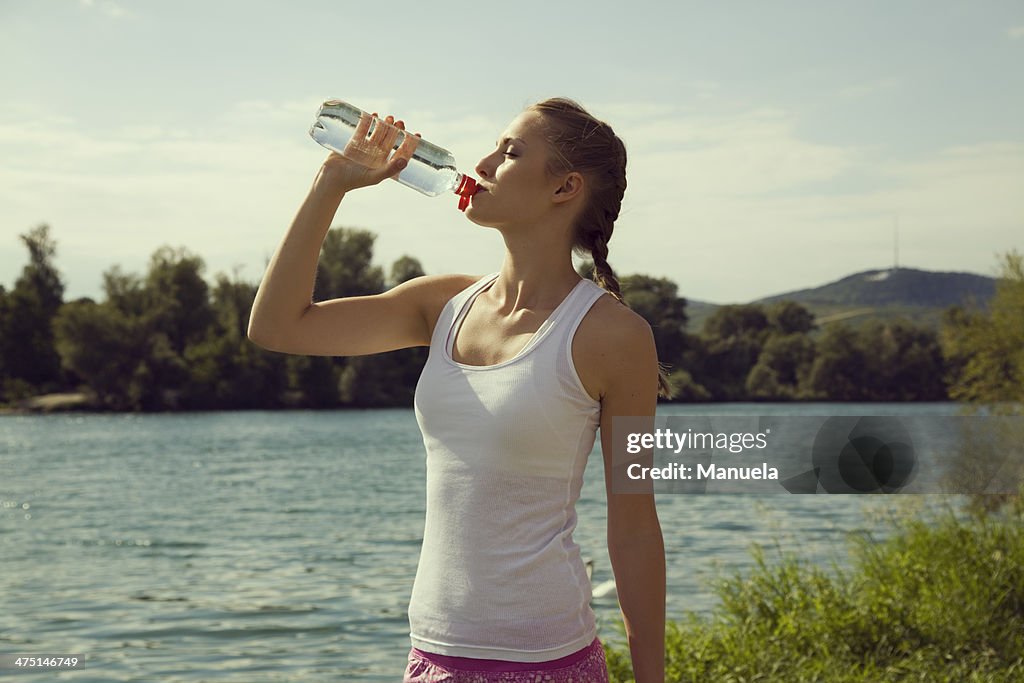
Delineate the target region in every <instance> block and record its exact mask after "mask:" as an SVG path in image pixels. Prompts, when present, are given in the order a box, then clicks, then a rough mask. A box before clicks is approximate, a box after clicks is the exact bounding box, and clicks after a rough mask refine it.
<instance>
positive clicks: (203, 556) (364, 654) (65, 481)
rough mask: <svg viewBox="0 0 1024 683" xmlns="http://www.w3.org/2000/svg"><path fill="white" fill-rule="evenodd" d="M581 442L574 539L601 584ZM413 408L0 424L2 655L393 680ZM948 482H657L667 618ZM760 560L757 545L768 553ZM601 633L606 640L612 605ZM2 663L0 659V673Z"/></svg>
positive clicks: (407, 528)
mask: <svg viewBox="0 0 1024 683" xmlns="http://www.w3.org/2000/svg"><path fill="white" fill-rule="evenodd" d="M958 408H959V406H957V405H956V404H952V403H924V404H921V403H919V404H835V403H828V404H825V403H821V404H712V405H692V404H691V405H662V406H659V409H658V414H659V415H683V414H685V415H769V414H771V415H953V414H956V413H957V411H958ZM599 446H600V444H598V445H597V446H596V447H595V451H594V453H592V454H591V456H590V461H589V464H588V466H587V471H586V475H585V482H584V487H583V492H582V496H581V499H580V501H579V503H578V504H577V511H578V513H579V523H578V526H577V529H576V532H575V535H574V537H575V539H576V541H577V543H579V545H580V546H581V548H582V552H583V555H584V557H589V558H592V559H593V560H594V576H593V582H594V584H595V585H596V584H598V583H600V582H602V581H605V580H607V579H610V578H611V576H612V574H611V566H610V563H609V560H608V553H607V548H606V546H605V520H606V517H605V492H604V478H603V467H602V460H601V456H600V451H599ZM424 457H425V454H424V450H423V443H422V441H421V437H420V433H419V430H418V428H417V425H416V420H415V417H414V415H413V412H412V410H411V409H394V410H372V411H297V412H217V413H178V414H150V415H126V414H125V415H109V414H71V413H67V414H56V415H32V416H20V415H19V416H4V417H0V552H2V556H3V570H4V571H3V572H2V574H0V654H3V653H25V654H30V653H31V654H71V653H76V654H84V655H86V656H87V658H88V661H87V664H86V666H85V667H84V668H83V669H81V670H78V671H74V672H64V673H62V674H60V675H59V676H58V675H57V674H55V673H53V672H37V673H34V674H24V675H23V676H21V678H22V679H23V680H47V681H50V680H73V681H104V682H110V681H163V682H172V681H181V682H185V681H187V682H190V683H195V682H198V681H217V682H218V683H227V682H232V683H234V682H239V683H240V682H242V681H244V682H246V683H254V682H269V681H390V682H392V683H394V682H396V681H399V680H401V675H402V672H403V670H404V668H405V661H406V655H407V653H408V651H409V647H410V643H409V636H408V632H409V624H408V620H407V617H406V608H407V606H408V600H409V595H410V592H411V589H412V581H413V577H414V575H415V571H416V564H417V561H418V559H419V548H420V542H421V539H422V532H423V519H424V500H425V495H424V480H425V468H424V464H425V463H424ZM951 498H954V497H952V496H942V495H930V496H923V495H920V496H909V495H908V496H842V495H785V494H783V495H761V496H753V495H743V494H719V495H671V494H659V495H658V496H657V503H658V511H659V517H660V519H661V525H662V531H663V534H664V537H665V546H666V561H667V571H668V573H667V583H668V586H667V588H668V598H667V611H668V618H669V619H673V618H678V617H680V616H681V615H682V614H683V612H685V611H687V610H691V611H696V612H700V613H703V614H707V613H709V612H710V610H711V609H713V608H714V606H715V604H716V598H715V595H714V593H713V591H712V585H711V582H712V581H714V580H715V579H716V578H718V577H725V576H729V575H731V574H732V573H734V572H736V571H740V570H744V569H746V568H748V567H750V566H751V564H752V559H751V556H750V553H749V547H750V544H751V543H754V542H756V543H760V544H762V545H765V546H771V545H772V544H774V542H775V541H776V540H778V542H779V543H780V547H781V548H782V549H783V550H785V551H787V552H790V551H791V552H794V553H798V554H799V555H800V556H801V557H804V558H806V559H808V560H810V561H814V562H818V563H822V564H828V563H830V562H831V561H832V560H835V561H837V562H838V563H839V564H840V565H844V564H845V563H846V562H847V560H848V558H847V546H846V543H845V539H846V537H847V535H848V534H851V533H861V532H864V531H870V532H871V533H872V534H874V535H875V537H876V538H879V539H880V538H884V536H885V535H886V533H887V532H888V530H889V529H890V528H891V525H892V519H891V517H890V515H891V514H896V513H895V512H893V511H894V510H897V508H898V505H900V504H902V505H908V504H909V505H915V504H916V505H924V506H926V507H936V506H939V505H941V504H942V503H943V502H944V501H947V500H949V499H951ZM768 556H769V558H771V557H772V553H771V552H768ZM594 609H595V612H596V613H597V615H598V620H599V628H600V636H601V638H602V640H605V641H617V640H618V639H619V636H618V635H617V633H616V631H615V630H614V628H613V624H615V623H617V622H619V621H620V616H619V612H618V607H617V605H616V603H615V601H614V599H611V600H595V602H594ZM0 676H3V672H0Z"/></svg>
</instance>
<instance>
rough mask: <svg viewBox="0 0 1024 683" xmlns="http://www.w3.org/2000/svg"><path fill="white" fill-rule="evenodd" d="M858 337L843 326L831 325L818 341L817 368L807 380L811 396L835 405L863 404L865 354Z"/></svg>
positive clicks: (815, 360) (815, 365) (812, 370)
mask: <svg viewBox="0 0 1024 683" xmlns="http://www.w3.org/2000/svg"><path fill="white" fill-rule="evenodd" d="M858 341H859V340H858V338H857V333H856V332H855V331H854V330H853V329H851V328H850V327H849V326H847V325H843V324H841V323H837V324H833V325H829V326H828V327H826V328H825V332H824V334H823V335H822V337H821V339H819V340H818V344H817V349H816V354H815V358H814V364H813V365H812V366H811V372H810V376H809V377H808V380H807V388H808V393H809V394H810V395H813V396H816V397H820V398H825V399H829V400H833V401H862V400H864V399H865V398H867V396H866V392H865V391H864V385H865V377H864V367H865V359H864V351H863V350H862V349H861V347H860V344H859V343H858Z"/></svg>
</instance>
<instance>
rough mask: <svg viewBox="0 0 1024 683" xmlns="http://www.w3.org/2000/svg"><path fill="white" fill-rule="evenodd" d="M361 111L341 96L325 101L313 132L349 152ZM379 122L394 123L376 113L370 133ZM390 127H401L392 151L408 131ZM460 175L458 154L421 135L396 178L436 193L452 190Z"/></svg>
mask: <svg viewBox="0 0 1024 683" xmlns="http://www.w3.org/2000/svg"><path fill="white" fill-rule="evenodd" d="M361 114H362V111H361V110H359V109H357V108H356V107H353V106H352V105H350V104H348V103H345V102H339V101H337V100H332V101H328V102H325V103H324V104H323V106H321V107H320V113H319V115H318V116H317V120H316V122H315V123H314V124H313V127H312V128H310V130H309V134H310V135H311V136H312V137H313V139H314V140H316V141H317V142H319V143H320V144H321V145H323V146H324V147H327V148H328V149H332V150H334V151H335V152H337V153H338V154H345V147H346V146H347V145H348V144H349V141H350V140H351V139H352V134H353V133H354V132H355V128H356V125H357V124H358V123H359V117H360V115H361ZM377 126H390V124H388V123H385V122H384V121H382V120H381V119H379V118H377V117H374V119H373V121H372V122H371V123H370V130H369V133H368V135H369V134H372V133H373V131H374V130H376V127H377ZM390 127H392V128H395V130H397V131H398V137H397V138H395V145H394V148H393V149H392V154H394V150H395V149H398V147H399V145H401V144H402V141H403V140H404V139H405V135H406V134H405V132H404V131H402V130H401V129H400V128H397V127H394V126H390ZM357 143H358V141H357ZM356 147H358V144H357V145H356ZM389 158H390V155H389ZM356 161H358V159H356ZM458 175H459V172H458V170H456V168H455V157H454V156H453V155H452V153H451V152H449V151H448V150H446V149H443V148H441V147H438V146H437V145H434V144H432V143H430V142H427V141H426V140H423V139H421V140H420V141H419V143H417V145H416V150H415V151H414V152H413V155H412V158H411V159H410V160H409V164H408V165H407V166H406V167H405V168H404V169H402V172H401V173H400V174H399V175H398V177H397V178H396V180H398V182H400V183H402V184H403V185H406V186H408V187H411V188H413V189H415V190H419V191H420V192H422V193H423V194H425V195H428V196H430V197H436V196H437V195H439V194H441V193H442V192H451V191H452V190H453V189H454V185H455V180H456V178H457V177H458Z"/></svg>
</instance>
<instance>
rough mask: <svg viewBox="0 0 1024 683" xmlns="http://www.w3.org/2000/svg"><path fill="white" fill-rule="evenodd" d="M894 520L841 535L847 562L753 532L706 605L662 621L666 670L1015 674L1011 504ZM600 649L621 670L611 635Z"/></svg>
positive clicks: (1015, 541)
mask: <svg viewBox="0 0 1024 683" xmlns="http://www.w3.org/2000/svg"><path fill="white" fill-rule="evenodd" d="M1017 500H1018V501H1019V500H1020V498H1018V499H1017ZM896 524H897V528H896V529H895V530H894V532H893V534H892V536H891V537H889V538H887V539H886V540H885V541H881V542H879V541H876V540H875V539H873V538H872V537H871V536H870V534H867V535H860V536H852V537H851V538H852V541H851V548H850V549H851V553H852V562H851V567H850V569H848V570H842V569H840V568H837V567H832V569H831V570H830V571H829V572H826V571H824V570H822V569H821V568H819V567H816V566H813V565H810V564H808V563H806V562H804V561H801V560H799V559H797V558H795V557H793V556H790V555H785V554H783V553H782V552H781V550H780V551H779V557H778V559H777V560H776V561H775V562H772V563H769V562H767V561H766V560H765V556H764V552H763V550H762V549H761V548H760V547H759V546H756V545H755V546H754V550H753V557H754V562H755V566H754V568H753V569H752V570H751V571H750V572H749V575H748V576H745V577H744V576H741V575H739V574H736V575H735V576H733V577H731V578H727V579H724V580H722V581H720V582H719V584H718V585H717V586H716V588H715V590H716V593H717V594H718V596H719V598H720V599H721V605H720V606H719V607H717V608H716V610H715V611H714V612H713V613H712V615H711V616H710V617H708V618H702V617H700V616H698V615H696V614H694V613H687V614H686V615H684V618H683V619H682V620H681V621H678V622H669V623H668V624H667V628H666V681H670V682H673V683H675V682H677V681H679V682H681V681H686V682H689V681H715V682H721V683H725V682H730V681H732V682H737V683H739V682H753V681H785V682H787V683H788V682H791V681H792V682H798V681H822V682H826V683H832V682H837V683H838V682H840V681H842V682H853V681H857V682H863V683H867V682H871V683H875V682H878V681H929V682H932V681H936V682H938V681H949V682H951V683H952V682H954V681H955V682H957V683H959V682H961V681H999V682H1003V681H1024V509H1022V507H1021V506H1020V505H1016V506H1014V507H1010V508H1008V509H1005V510H1004V511H1002V512H1001V513H999V514H982V515H973V516H964V515H959V516H958V515H957V514H956V513H955V512H954V511H953V510H952V509H951V508H949V507H948V506H947V508H946V509H945V510H944V511H943V512H941V513H930V514H929V515H928V517H925V518H918V519H913V518H911V519H907V520H903V521H897V522H896ZM776 547H777V548H778V547H779V546H778V545H777V546H776ZM617 626H618V629H619V631H620V633H624V631H623V628H622V623H621V621H620V622H619V623H618V625H617ZM623 640H624V639H623ZM606 655H607V659H608V666H609V671H610V673H611V680H612V681H621V682H627V681H632V680H633V678H632V669H631V667H630V663H629V653H628V651H627V650H626V649H625V648H624V647H618V646H609V645H607V644H606Z"/></svg>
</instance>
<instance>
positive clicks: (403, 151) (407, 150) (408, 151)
mask: <svg viewBox="0 0 1024 683" xmlns="http://www.w3.org/2000/svg"><path fill="white" fill-rule="evenodd" d="M419 144H420V138H419V134H416V135H409V134H408V133H406V134H405V138H404V139H403V140H402V144H400V145H399V146H398V149H397V150H395V156H396V157H403V158H405V159H411V158H412V155H413V152H415V151H416V147H418V146H419Z"/></svg>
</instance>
